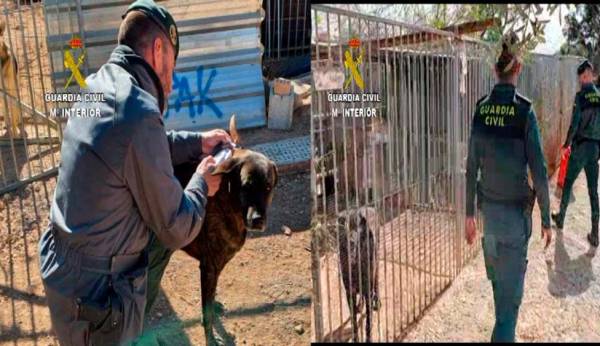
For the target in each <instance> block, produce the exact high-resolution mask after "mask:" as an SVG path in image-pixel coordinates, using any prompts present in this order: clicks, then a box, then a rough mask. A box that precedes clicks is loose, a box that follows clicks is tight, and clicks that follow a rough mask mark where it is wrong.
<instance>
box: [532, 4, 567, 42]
mask: <svg viewBox="0 0 600 346" xmlns="http://www.w3.org/2000/svg"><path fill="white" fill-rule="evenodd" d="M559 12H560V11H559V10H556V11H555V12H554V13H553V14H552V17H549V16H548V13H547V12H546V11H544V18H548V17H549V18H550V22H548V24H546V27H545V28H544V34H545V37H546V42H545V43H542V44H539V45H538V46H537V47H535V50H534V51H535V52H536V53H542V54H554V53H556V52H557V51H558V50H559V49H560V46H561V45H562V44H563V43H564V42H565V41H566V39H565V36H564V35H563V33H562V27H561V26H560V24H561V23H560V21H559ZM567 13H568V10H567V7H566V6H564V5H562V13H561V15H562V16H563V19H562V24H564V23H565V20H564V16H565V15H566V14H567Z"/></svg>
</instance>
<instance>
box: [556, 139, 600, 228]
mask: <svg viewBox="0 0 600 346" xmlns="http://www.w3.org/2000/svg"><path fill="white" fill-rule="evenodd" d="M572 149H573V150H572V151H571V156H570V157H569V163H568V165H567V175H566V176H565V184H564V187H563V194H562V198H561V199H560V211H559V214H558V221H557V223H558V226H559V227H562V225H563V222H564V220H565V215H566V213H567V207H568V206H569V197H570V196H571V190H572V189H573V184H574V183H575V179H577V176H578V175H579V173H580V172H581V169H584V170H585V177H586V179H587V186H588V195H589V197H590V206H591V209H592V227H597V226H598V216H599V215H600V212H599V211H598V156H599V155H600V142H598V141H594V140H584V141H582V142H579V143H578V144H575V145H574V146H573V148H572Z"/></svg>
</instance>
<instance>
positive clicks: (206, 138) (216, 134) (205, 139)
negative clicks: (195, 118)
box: [202, 129, 233, 154]
mask: <svg viewBox="0 0 600 346" xmlns="http://www.w3.org/2000/svg"><path fill="white" fill-rule="evenodd" d="M221 143H225V145H226V146H229V147H233V146H232V145H231V144H232V141H231V137H230V136H229V134H228V133H227V132H225V131H224V130H221V129H216V130H211V131H207V132H202V152H203V153H204V154H212V152H213V150H215V147H216V146H218V145H219V144H221Z"/></svg>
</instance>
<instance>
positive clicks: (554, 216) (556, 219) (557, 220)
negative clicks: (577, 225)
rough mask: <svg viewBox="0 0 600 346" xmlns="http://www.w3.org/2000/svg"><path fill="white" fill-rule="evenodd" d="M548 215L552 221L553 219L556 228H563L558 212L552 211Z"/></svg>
mask: <svg viewBox="0 0 600 346" xmlns="http://www.w3.org/2000/svg"><path fill="white" fill-rule="evenodd" d="M550 217H551V218H552V221H554V224H555V225H556V228H558V229H562V228H563V220H561V219H560V212H556V211H553V212H552V213H551V214H550Z"/></svg>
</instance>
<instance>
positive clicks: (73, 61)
mask: <svg viewBox="0 0 600 346" xmlns="http://www.w3.org/2000/svg"><path fill="white" fill-rule="evenodd" d="M84 60H85V48H83V42H82V41H81V38H80V37H79V36H77V35H73V37H72V38H71V40H70V41H69V43H68V46H67V48H65V54H64V61H63V63H64V66H65V68H67V69H69V71H71V75H70V76H69V78H68V79H67V82H66V83H65V89H66V88H68V87H69V85H71V82H73V79H75V82H77V84H78V85H79V87H80V88H85V87H87V84H86V83H85V76H84V75H83V74H82V73H81V71H80V70H79V68H80V67H81V66H82V65H83V62H84Z"/></svg>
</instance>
